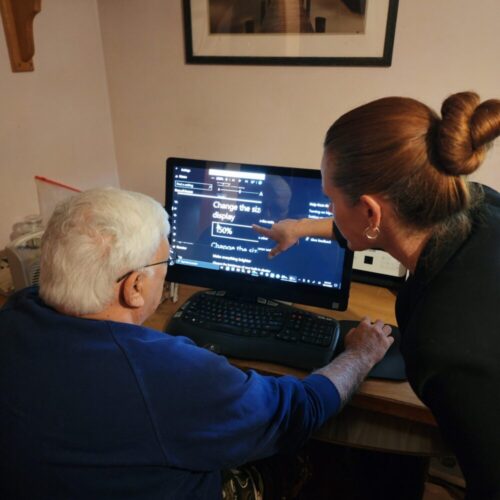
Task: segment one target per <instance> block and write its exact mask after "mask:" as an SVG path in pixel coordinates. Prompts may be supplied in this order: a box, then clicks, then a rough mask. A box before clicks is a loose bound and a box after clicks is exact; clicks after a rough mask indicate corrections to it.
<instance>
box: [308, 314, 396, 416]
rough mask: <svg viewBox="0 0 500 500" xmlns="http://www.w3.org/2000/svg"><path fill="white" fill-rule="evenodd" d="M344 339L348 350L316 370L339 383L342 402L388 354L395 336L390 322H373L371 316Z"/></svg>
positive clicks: (349, 396)
mask: <svg viewBox="0 0 500 500" xmlns="http://www.w3.org/2000/svg"><path fill="white" fill-rule="evenodd" d="M344 342H345V350H344V352H343V353H342V354H340V355H339V356H337V357H336V358H335V359H333V361H331V362H330V364H328V365H326V366H325V367H323V368H321V369H319V370H317V371H315V373H318V374H320V375H323V376H325V377H326V378H328V379H329V380H330V381H331V382H332V383H333V384H334V385H335V387H336V388H337V391H338V392H339V394H340V399H341V403H342V406H343V405H345V404H346V403H347V402H348V401H349V399H350V398H351V396H352V395H353V393H354V392H355V391H356V389H357V388H358V386H359V385H360V384H361V382H362V381H363V380H364V378H365V377H366V376H367V375H368V373H369V372H370V370H371V369H372V368H373V366H374V365H375V364H376V363H378V362H379V361H380V360H381V359H382V358H383V357H384V355H385V353H386V352H387V349H389V347H390V346H391V344H392V343H393V342H394V337H392V335H391V327H390V326H389V325H384V323H383V322H382V321H380V320H377V321H376V322H375V323H374V324H373V325H372V324H371V322H370V320H369V318H364V319H363V321H361V323H360V324H359V325H358V326H357V327H356V328H353V329H352V330H351V331H350V332H349V333H348V334H347V335H346V337H345V339H344Z"/></svg>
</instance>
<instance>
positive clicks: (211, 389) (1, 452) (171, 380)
mask: <svg viewBox="0 0 500 500" xmlns="http://www.w3.org/2000/svg"><path fill="white" fill-rule="evenodd" d="M339 405H340V401H339V395H338V392H337V390H336V388H335V386H334V385H333V384H332V383H331V382H330V381H329V380H328V379H327V378H325V377H323V376H321V375H310V376H309V377H307V378H306V379H304V380H302V381H300V380H298V379H296V378H294V377H279V378H276V377H267V376H262V375H259V374H258V373H256V372H254V371H250V372H248V373H246V372H243V371H241V370H239V369H237V368H235V367H233V366H232V365H230V364H229V363H228V362H227V360H226V359H225V358H224V357H222V356H218V355H216V354H214V353H211V352H209V351H207V350H205V349H201V348H198V347H196V346H195V345H194V344H193V343H192V342H191V341H190V340H189V339H187V338H184V337H174V336H171V335H168V334H164V333H161V332H158V331H154V330H151V329H148V328H145V327H141V326H135V325H129V324H125V323H117V322H112V321H97V320H89V319H80V318H75V317H71V316H65V315H62V314H60V313H58V312H56V311H54V310H53V309H51V308H50V307H47V306H46V305H45V304H44V303H43V302H42V301H41V300H40V298H39V297H38V292H37V289H36V288H28V289H25V290H23V291H21V292H20V293H18V294H16V295H15V296H14V297H12V298H11V299H10V300H9V302H8V303H7V304H6V305H5V306H4V308H3V309H2V310H0V498H8V499H16V498H29V499H32V498H37V499H51V500H56V499H65V500H67V499H77V498H82V499H90V498H91V499H93V500H98V499H106V500H110V499H124V498H127V499H141V500H146V499H160V498H161V499H175V500H182V499H184V498H185V499H190V500H193V499H217V498H220V497H221V493H220V472H219V471H220V470H221V469H223V468H227V467H231V466H236V465H238V464H242V463H244V462H247V461H249V460H254V459H257V458H262V457H265V456H269V455H272V454H274V453H276V452H278V451H283V450H286V449H288V448H295V447H297V446H299V445H300V444H301V443H303V442H304V441H305V440H306V439H307V438H308V437H309V436H310V434H311V432H312V431H313V430H314V429H316V428H317V427H319V426H321V425H322V424H323V423H324V422H325V421H326V420H327V419H328V418H329V417H331V416H332V415H333V414H334V413H335V412H336V411H337V410H338V409H339Z"/></svg>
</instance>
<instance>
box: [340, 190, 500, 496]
mask: <svg viewBox="0 0 500 500" xmlns="http://www.w3.org/2000/svg"><path fill="white" fill-rule="evenodd" d="M470 217H471V220H472V227H471V230H470V232H468V234H465V235H464V234H460V232H456V233H451V234H447V236H446V237H445V238H444V241H443V238H441V239H440V240H439V242H438V241H437V238H431V239H430V240H429V242H428V243H427V245H426V247H425V249H424V251H423V252H422V255H421V256H420V258H419V262H418V264H417V268H416V270H415V273H414V274H413V275H411V276H410V277H409V278H408V280H407V281H406V282H405V283H404V285H403V286H402V287H401V289H400V291H399V293H398V298H397V302H396V317H397V321H398V326H399V329H400V331H401V351H402V353H403V357H404V359H405V363H406V371H407V376H408V381H409V382H410V385H411V386H412V388H413V390H414V391H415V392H416V394H417V395H418V396H419V397H420V399H422V401H423V402H424V403H425V404H426V405H427V406H428V407H429V408H430V409H431V411H432V413H433V414H434V416H435V418H436V420H437V422H438V424H439V428H440V430H441V433H442V435H443V438H444V439H445V441H446V442H447V443H448V444H449V446H450V448H451V449H452V451H453V452H454V453H455V454H456V456H457V458H458V461H459V463H460V466H461V468H462V471H463V474H464V477H465V480H466V485H467V498H468V499H478V500H479V499H480V500H489V499H500V194H499V193H498V192H496V191H494V190H492V189H490V188H487V187H484V196H483V198H482V200H481V201H480V202H479V203H477V204H476V206H475V207H474V208H473V209H471V211H470ZM335 233H336V235H337V234H338V231H335ZM344 241H345V240H344Z"/></svg>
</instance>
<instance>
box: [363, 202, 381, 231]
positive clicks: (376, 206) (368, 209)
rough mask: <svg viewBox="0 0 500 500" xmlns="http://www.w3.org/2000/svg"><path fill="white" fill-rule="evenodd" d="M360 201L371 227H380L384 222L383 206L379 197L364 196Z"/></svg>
mask: <svg viewBox="0 0 500 500" xmlns="http://www.w3.org/2000/svg"><path fill="white" fill-rule="evenodd" d="M359 201H360V202H361V203H362V208H363V210H364V212H365V216H366V218H367V221H368V226H369V227H372V228H374V227H380V223H381V221H382V204H381V202H380V199H379V198H378V197H377V196H372V195H369V194H363V195H362V196H361V197H360V198H359Z"/></svg>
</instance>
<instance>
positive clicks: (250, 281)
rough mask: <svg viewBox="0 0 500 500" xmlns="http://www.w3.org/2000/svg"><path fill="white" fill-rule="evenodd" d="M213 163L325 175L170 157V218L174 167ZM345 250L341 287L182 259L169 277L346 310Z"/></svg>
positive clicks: (315, 174)
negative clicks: (214, 267)
mask: <svg viewBox="0 0 500 500" xmlns="http://www.w3.org/2000/svg"><path fill="white" fill-rule="evenodd" d="M209 164H210V168H214V167H215V166H217V168H223V167H225V166H227V165H229V166H230V165H238V166H241V167H244V168H245V169H246V170H248V171H250V172H260V173H262V172H266V173H269V174H275V175H287V176H296V177H302V178H319V179H320V178H321V174H320V172H319V170H314V169H306V168H298V167H297V168H295V167H280V166H275V165H260V164H249V163H242V162H227V161H220V160H200V159H192V158H181V157H169V158H167V160H166V189H165V210H166V211H167V213H168V215H169V217H170V218H171V217H172V206H171V203H172V200H173V190H174V176H173V170H174V167H175V166H181V167H192V168H201V169H206V168H207V167H208V165H209ZM169 242H170V243H171V236H170V237H169ZM344 251H345V254H344V265H343V270H342V283H341V288H339V289H337V288H327V287H318V286H314V285H308V284H304V283H293V284H292V283H289V282H282V281H277V280H275V279H271V278H266V277H263V276H258V277H255V276H251V275H246V274H240V273H235V274H232V273H230V272H224V271H220V270H210V269H205V268H203V269H201V268H196V267H192V266H185V265H184V266H183V265H182V264H179V263H175V264H174V265H169V266H168V270H167V277H166V280H167V281H169V282H173V283H182V284H187V285H194V286H199V287H204V288H211V289H217V290H225V291H228V292H230V293H234V294H238V295H245V296H252V297H256V296H258V297H264V298H268V299H274V300H281V301H287V302H292V303H297V304H305V305H312V306H317V307H322V308H325V309H330V310H337V311H345V310H346V309H347V306H348V302H349V292H350V285H351V272H352V261H353V252H352V251H351V250H349V249H344Z"/></svg>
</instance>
